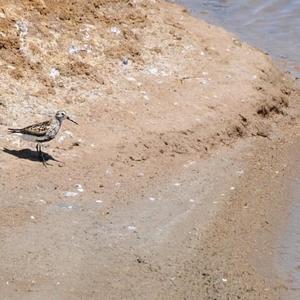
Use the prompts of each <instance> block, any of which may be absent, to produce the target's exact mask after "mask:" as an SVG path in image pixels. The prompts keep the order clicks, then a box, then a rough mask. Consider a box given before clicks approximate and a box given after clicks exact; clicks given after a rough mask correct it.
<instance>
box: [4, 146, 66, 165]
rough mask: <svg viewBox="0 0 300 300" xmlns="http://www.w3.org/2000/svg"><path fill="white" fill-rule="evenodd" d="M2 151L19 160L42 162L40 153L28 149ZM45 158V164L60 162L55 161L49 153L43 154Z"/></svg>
mask: <svg viewBox="0 0 300 300" xmlns="http://www.w3.org/2000/svg"><path fill="white" fill-rule="evenodd" d="M2 151H3V152H4V153H7V154H10V155H13V156H15V157H18V158H22V159H28V160H31V161H38V162H41V157H40V156H39V153H38V152H37V151H33V150H31V149H28V148H27V149H22V150H11V149H7V148H3V150H2ZM43 156H44V160H45V162H48V161H49V160H53V161H56V162H60V161H59V160H57V159H55V158H54V157H53V156H52V155H50V154H48V153H45V152H43Z"/></svg>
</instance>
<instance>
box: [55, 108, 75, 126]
mask: <svg viewBox="0 0 300 300" xmlns="http://www.w3.org/2000/svg"><path fill="white" fill-rule="evenodd" d="M55 118H56V119H57V120H58V121H60V122H62V121H63V120H66V119H67V120H69V121H71V122H73V123H75V124H77V125H78V123H77V122H75V121H74V120H72V119H71V118H70V117H69V116H68V115H67V113H66V112H65V111H63V110H59V111H58V112H57V113H56V114H55Z"/></svg>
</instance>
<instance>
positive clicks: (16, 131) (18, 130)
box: [8, 128, 21, 133]
mask: <svg viewBox="0 0 300 300" xmlns="http://www.w3.org/2000/svg"><path fill="white" fill-rule="evenodd" d="M8 132H9V133H20V132H21V129H16V128H8Z"/></svg>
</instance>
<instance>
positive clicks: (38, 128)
mask: <svg viewBox="0 0 300 300" xmlns="http://www.w3.org/2000/svg"><path fill="white" fill-rule="evenodd" d="M50 125H51V120H49V121H45V122H41V123H37V124H33V125H30V126H27V127H25V128H22V129H20V132H21V133H23V134H30V135H34V136H43V135H45V134H46V133H47V131H48V130H49V127H50Z"/></svg>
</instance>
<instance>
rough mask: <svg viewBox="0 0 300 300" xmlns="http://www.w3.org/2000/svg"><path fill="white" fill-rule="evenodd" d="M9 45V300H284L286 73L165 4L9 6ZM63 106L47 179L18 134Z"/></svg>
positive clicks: (4, 70) (5, 263)
mask: <svg viewBox="0 0 300 300" xmlns="http://www.w3.org/2000/svg"><path fill="white" fill-rule="evenodd" d="M0 33H1V38H2V39H1V41H0V67H1V74H0V78H1V87H0V89H1V96H0V112H1V115H0V145H1V147H2V149H3V151H2V153H1V155H0V170H1V173H0V174H1V175H0V185H1V191H0V199H1V201H0V208H1V210H0V237H1V246H0V257H1V262H0V290H1V295H2V297H3V299H51V297H52V298H53V297H54V298H55V299H278V294H279V292H281V291H283V290H284V285H283V284H282V281H281V279H280V278H278V277H277V276H276V272H275V270H274V266H273V264H272V261H271V260H272V251H271V252H270V249H273V248H272V247H275V242H276V241H275V240H276V238H275V237H277V236H278V234H279V232H280V228H281V225H282V224H281V220H282V219H283V218H282V217H283V216H284V214H285V207H286V202H285V201H286V200H285V199H286V197H285V183H284V182H285V181H284V176H288V174H289V172H292V167H291V168H290V167H289V166H290V165H291V166H292V164H290V158H289V157H290V154H289V153H290V150H289V149H293V148H292V145H293V143H295V142H294V141H295V136H296V135H297V134H298V133H299V121H298V120H299V90H298V89H297V88H296V84H295V82H294V81H293V78H291V76H290V75H289V74H287V73H284V72H282V71H280V70H279V69H278V68H277V67H276V66H274V64H273V63H272V61H271V60H270V58H269V57H268V56H267V55H266V54H264V53H263V52H261V51H260V50H258V49H255V48H253V47H251V46H249V45H247V44H245V43H243V42H241V41H239V40H238V39H237V38H236V37H235V36H233V35H231V34H229V33H227V32H226V31H224V30H223V29H221V28H217V27H214V26H212V25H208V24H206V23H204V22H202V21H199V20H197V19H195V18H193V17H191V16H189V15H188V14H187V12H186V11H185V10H184V9H182V8H181V7H179V6H177V5H173V4H167V3H165V2H160V1H157V2H156V1H141V2H140V1H134V2H133V1H118V0H115V1H85V2H80V1H79V3H75V2H74V1H65V4H64V5H62V4H60V5H57V4H55V2H53V1H22V3H21V4H20V3H19V2H14V1H4V3H3V5H2V11H1V12H0ZM59 108H63V109H65V110H67V111H68V112H69V113H70V114H71V115H72V117H73V118H74V119H76V121H78V122H79V123H80V126H78V127H75V126H73V125H72V124H71V123H68V124H67V123H66V124H64V128H63V130H62V132H61V135H60V136H59V137H58V139H57V140H56V141H53V142H52V143H51V144H50V146H49V147H47V148H45V151H46V152H47V153H48V156H47V158H48V162H49V163H50V164H51V166H49V167H48V168H44V167H43V165H42V164H41V163H40V162H39V161H38V158H37V156H36V154H35V153H34V151H33V150H30V149H34V146H32V145H28V144H26V143H25V142H20V141H19V140H18V139H17V138H16V137H14V136H11V135H7V127H8V126H9V127H13V126H17V127H19V126H23V125H24V126H25V125H27V124H29V123H30V122H33V121H38V120H41V119H44V118H46V117H47V115H51V114H52V113H53V112H55V111H56V110H57V109H59ZM31 146H32V147H31ZM30 147H31V148H30ZM29 148H30V149H29ZM56 160H59V161H60V162H58V161H56ZM275 195H276V196H275ZM278 216H280V217H278ZM270 274H272V276H270ZM273 274H275V275H273Z"/></svg>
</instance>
